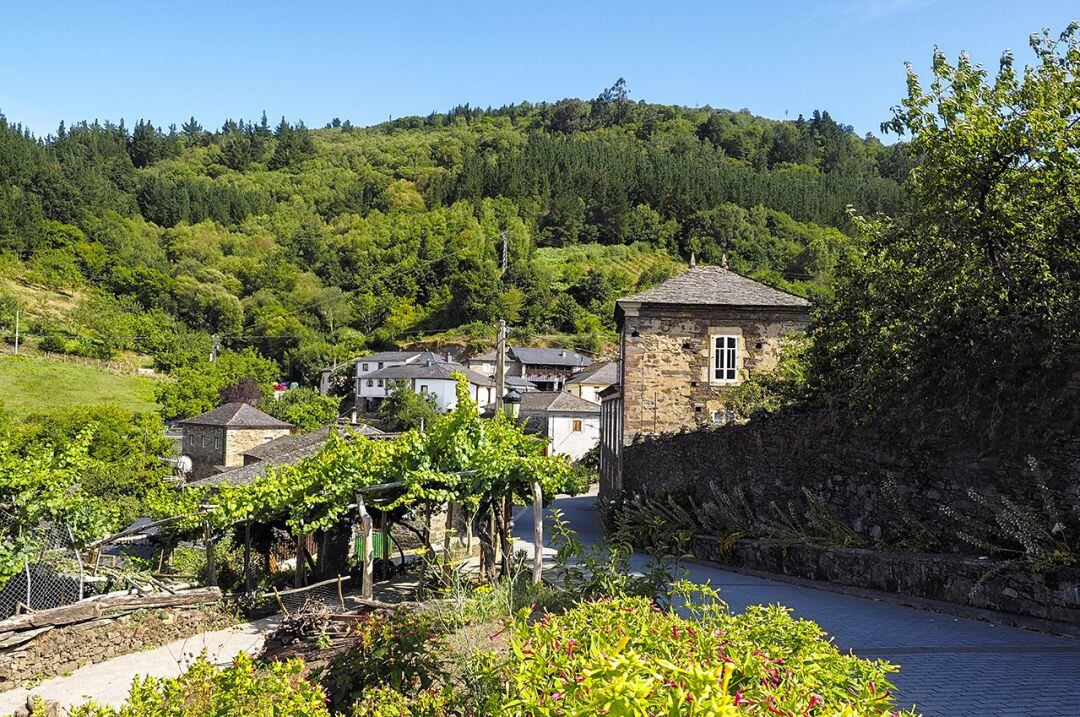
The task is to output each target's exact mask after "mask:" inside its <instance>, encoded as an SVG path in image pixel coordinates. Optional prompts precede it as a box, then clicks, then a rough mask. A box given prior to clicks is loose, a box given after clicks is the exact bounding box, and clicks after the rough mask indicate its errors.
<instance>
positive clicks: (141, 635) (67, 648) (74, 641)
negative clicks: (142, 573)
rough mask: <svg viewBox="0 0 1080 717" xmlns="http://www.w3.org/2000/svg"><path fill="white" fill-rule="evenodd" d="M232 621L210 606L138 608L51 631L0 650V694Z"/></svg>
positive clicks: (219, 627)
mask: <svg viewBox="0 0 1080 717" xmlns="http://www.w3.org/2000/svg"><path fill="white" fill-rule="evenodd" d="M235 622H236V620H235V618H234V617H233V616H232V615H231V614H230V613H229V612H227V611H226V610H225V609H223V608H222V607H221V606H220V605H218V604H214V605H203V606H190V607H174V608H162V609H151V610H138V611H136V612H133V613H130V614H127V615H121V616H120V617H116V618H102V619H98V620H91V621H89V622H81V623H77V624H71V625H64V626H60V627H54V628H52V629H48V630H45V631H44V632H42V633H41V634H39V635H37V636H35V637H34V639H33V640H30V641H28V642H24V643H22V644H20V645H18V646H16V647H13V648H7V649H0V692H3V691H5V690H10V689H15V688H16V687H18V686H19V685H20V684H22V683H25V682H29V681H33V680H37V679H42V678H47V677H54V676H56V675H63V674H67V673H69V672H72V671H74V670H76V669H78V668H80V667H84V666H86V665H90V664H94V663H97V662H104V661H105V660H108V659H109V658H112V657H116V656H117V655H124V654H127V653H129V652H136V651H138V650H142V649H144V648H150V647H158V646H160V645H165V644H167V643H169V642H172V641H173V640H178V639H181V638H185V637H190V636H192V635H197V634H199V633H201V632H206V631H208V630H219V629H223V628H225V627H228V626H229V625H232V624H234V623H235Z"/></svg>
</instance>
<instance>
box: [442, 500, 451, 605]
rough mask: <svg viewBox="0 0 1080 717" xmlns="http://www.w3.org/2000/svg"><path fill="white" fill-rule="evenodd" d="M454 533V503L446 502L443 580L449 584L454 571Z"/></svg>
mask: <svg viewBox="0 0 1080 717" xmlns="http://www.w3.org/2000/svg"><path fill="white" fill-rule="evenodd" d="M453 534H454V504H453V503H447V504H446V526H445V528H444V529H443V539H442V551H443V580H444V581H445V582H446V585H447V586H449V585H450V579H451V576H452V572H453V571H452V570H451V567H450V566H451V564H452V561H451V560H450V558H451V552H452V549H451V545H450V538H451V537H452V536H453Z"/></svg>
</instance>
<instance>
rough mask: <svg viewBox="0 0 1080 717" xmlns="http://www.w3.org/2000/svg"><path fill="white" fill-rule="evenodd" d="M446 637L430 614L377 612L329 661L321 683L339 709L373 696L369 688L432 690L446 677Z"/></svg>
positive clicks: (370, 616)
mask: <svg viewBox="0 0 1080 717" xmlns="http://www.w3.org/2000/svg"><path fill="white" fill-rule="evenodd" d="M444 635H445V630H444V628H443V626H442V625H441V624H440V622H439V620H438V619H437V617H436V616H435V615H434V614H433V613H430V612H418V611H413V612H406V611H400V612H393V613H372V614H371V615H368V616H366V617H365V619H364V620H363V621H362V622H361V623H360V624H359V625H358V626H357V629H356V639H355V641H354V642H353V644H352V645H351V646H350V647H349V649H348V650H346V651H345V652H342V653H341V654H339V655H338V656H336V657H335V658H334V659H333V660H332V661H331V662H330V664H329V665H327V667H326V669H325V670H324V671H323V673H322V674H321V675H320V682H321V683H322V685H323V686H324V687H325V688H326V691H327V692H328V693H329V695H330V699H331V702H332V704H333V706H334V708H335V709H342V708H344V706H346V705H349V704H352V703H353V702H356V701H358V700H361V699H364V700H367V699H368V692H369V691H370V690H376V689H377V688H385V687H389V688H391V689H393V690H395V691H398V692H410V691H411V692H419V691H423V690H428V689H430V688H431V687H432V686H433V685H435V684H436V683H437V682H438V681H440V680H442V679H443V678H444V677H445V671H444V669H443V667H442V665H441V658H442V656H443V654H444V653H445V649H446V648H445V641H444ZM384 714H393V713H392V712H387V713H384Z"/></svg>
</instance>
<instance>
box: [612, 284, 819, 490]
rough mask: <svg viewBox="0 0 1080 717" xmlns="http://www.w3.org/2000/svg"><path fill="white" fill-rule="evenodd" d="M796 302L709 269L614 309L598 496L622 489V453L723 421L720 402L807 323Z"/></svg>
mask: <svg viewBox="0 0 1080 717" xmlns="http://www.w3.org/2000/svg"><path fill="white" fill-rule="evenodd" d="M809 309H810V304H809V302H807V301H806V300H805V299H803V298H801V297H798V296H794V295H792V294H788V293H786V292H783V291H780V290H778V289H774V288H772V287H770V286H767V285H765V284H762V283H760V282H758V281H754V280H753V279H749V278H747V277H744V276H741V275H739V274H736V273H735V272H732V271H729V270H728V269H726V268H722V267H718V266H702V267H694V266H692V267H691V268H690V269H689V270H687V271H686V272H684V273H682V274H680V275H679V276H676V277H674V278H672V279H669V280H668V281H665V282H663V283H661V284H659V285H657V286H654V287H652V288H651V289H648V290H646V291H644V292H641V293H639V294H635V295H633V296H628V297H624V298H622V299H619V300H618V301H617V302H616V308H615V318H616V321H617V323H618V325H619V329H620V340H619V355H620V362H619V372H618V373H619V382H618V384H617V385H616V386H614V387H613V388H612V389H608V390H605V391H602V392H601V394H600V398H601V400H602V403H603V408H602V409H601V410H602V413H603V415H604V416H605V417H606V420H604V421H602V426H603V436H602V444H603V447H602V449H601V478H602V480H601V492H602V493H604V494H613V493H617V492H618V491H619V490H621V463H620V462H621V460H622V456H621V446H624V445H628V444H629V443H632V442H634V441H635V440H640V439H641V438H643V437H645V436H650V435H658V434H662V433H671V432H675V431H679V430H683V429H689V428H697V427H699V426H703V425H706V424H710V423H715V422H717V421H719V420H722V418H723V416H724V409H725V406H726V399H725V396H726V394H727V393H728V392H729V391H730V390H731V389H733V388H735V387H737V386H739V385H740V384H742V383H743V382H744V381H745V380H746V379H747V377H748V376H750V375H752V374H754V373H756V372H759V371H768V370H770V369H773V368H775V367H776V365H777V362H778V361H779V358H780V350H781V346H782V342H783V339H784V337H785V336H787V335H790V334H793V333H798V332H802V331H804V330H805V329H806V326H807V325H808V323H809Z"/></svg>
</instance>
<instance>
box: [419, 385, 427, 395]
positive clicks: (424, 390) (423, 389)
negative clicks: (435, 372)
mask: <svg viewBox="0 0 1080 717" xmlns="http://www.w3.org/2000/svg"><path fill="white" fill-rule="evenodd" d="M420 393H427V384H424V383H422V384H420Z"/></svg>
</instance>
